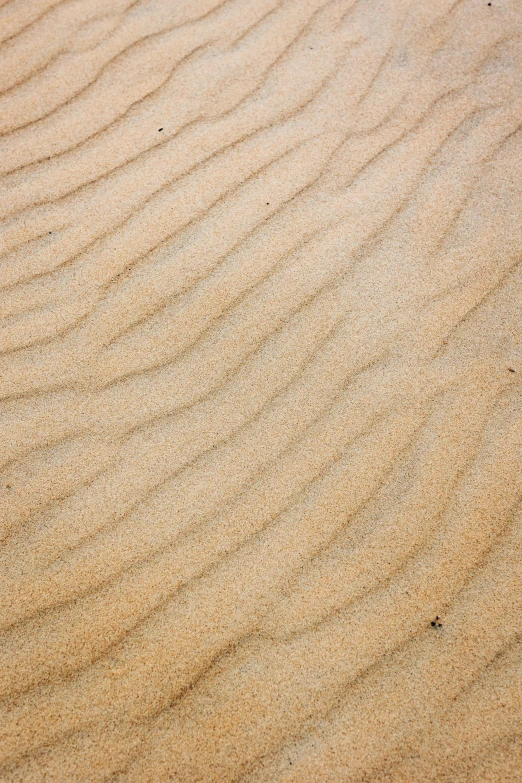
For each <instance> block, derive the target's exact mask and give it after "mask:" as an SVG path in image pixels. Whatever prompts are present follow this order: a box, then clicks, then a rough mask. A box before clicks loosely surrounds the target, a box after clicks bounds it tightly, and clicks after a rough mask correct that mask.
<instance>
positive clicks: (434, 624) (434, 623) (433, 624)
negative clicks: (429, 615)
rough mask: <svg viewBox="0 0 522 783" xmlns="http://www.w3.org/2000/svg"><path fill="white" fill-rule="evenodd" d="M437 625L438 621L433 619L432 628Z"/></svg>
mask: <svg viewBox="0 0 522 783" xmlns="http://www.w3.org/2000/svg"><path fill="white" fill-rule="evenodd" d="M436 625H437V623H436V622H435V620H432V621H431V627H432V628H435V626H436Z"/></svg>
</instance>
